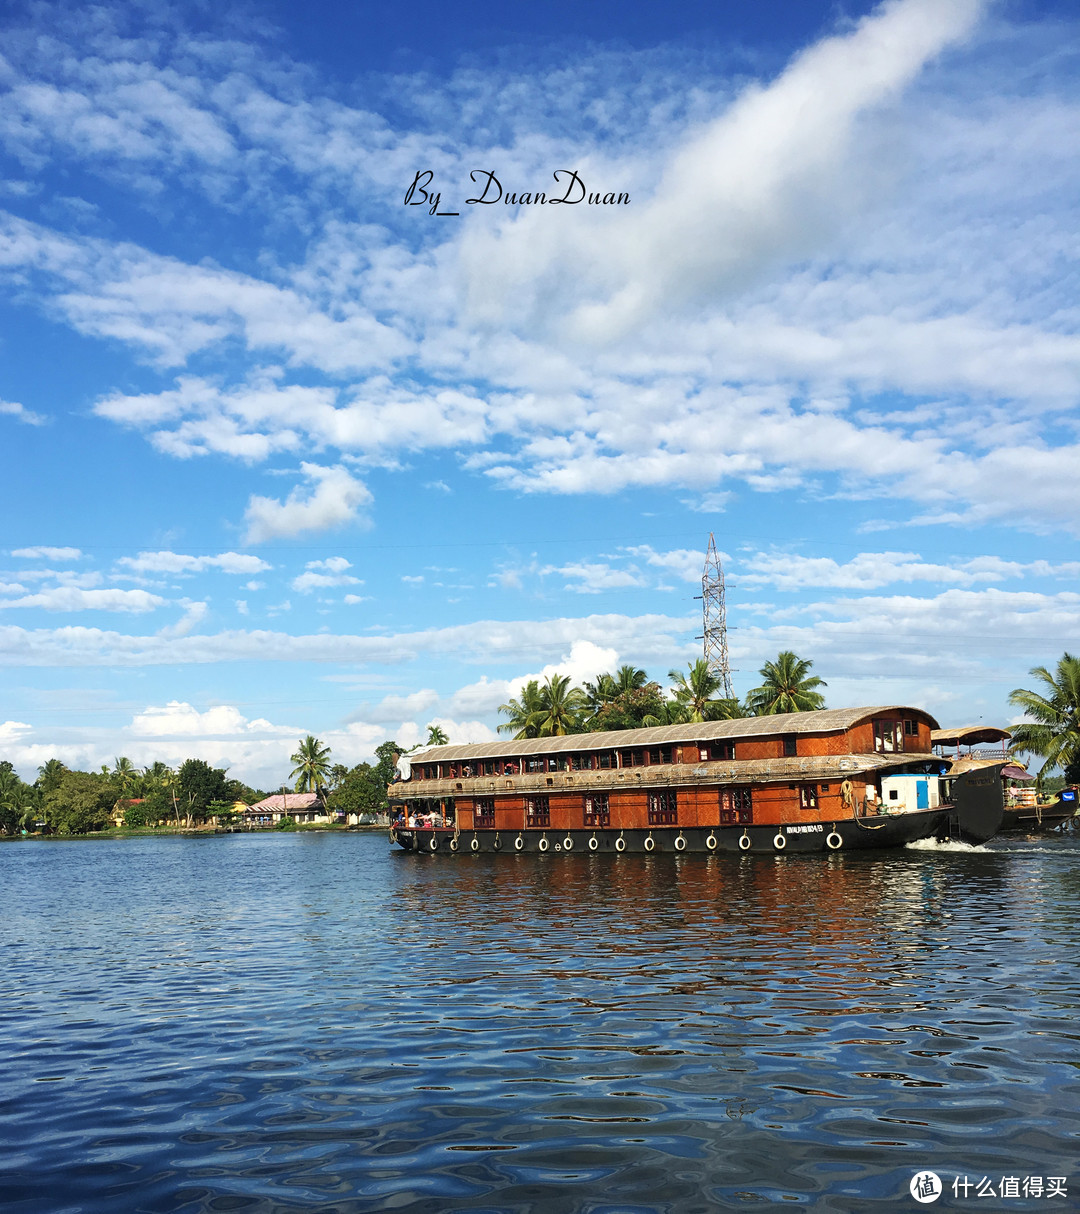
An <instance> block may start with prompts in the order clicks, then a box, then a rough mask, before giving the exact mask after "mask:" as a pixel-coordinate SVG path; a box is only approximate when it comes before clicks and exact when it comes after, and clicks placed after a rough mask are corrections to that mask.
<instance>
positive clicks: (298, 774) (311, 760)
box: [289, 733, 330, 796]
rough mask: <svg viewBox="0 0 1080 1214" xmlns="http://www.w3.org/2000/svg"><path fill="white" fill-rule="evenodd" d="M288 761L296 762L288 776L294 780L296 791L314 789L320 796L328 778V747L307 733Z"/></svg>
mask: <svg viewBox="0 0 1080 1214" xmlns="http://www.w3.org/2000/svg"><path fill="white" fill-rule="evenodd" d="M289 762H290V763H295V764H296V766H295V767H294V768H293V769H292V772H291V773H290V776H289V778H290V779H294V780H295V781H296V791H297V792H311V791H313V790H314V791H315V792H317V793H318V794H319V795H320V796H322V791H323V788H324V787H325V786H326V784H327V783H328V782H329V780H330V747H329V746H324V745H323V744H322V743H321V742H320V741H319V739H318V738H316V737H315V736H314V734H310V733H309V734H308V736H307V737H306V738H304V740H303V741H302V742H301V743H300V747H299V749H298V750H297V752H296V754H294V755H289Z"/></svg>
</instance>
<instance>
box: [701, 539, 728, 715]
mask: <svg viewBox="0 0 1080 1214" xmlns="http://www.w3.org/2000/svg"><path fill="white" fill-rule="evenodd" d="M701 614H702V618H703V620H704V625H705V631H704V635H703V637H702V640H704V642H705V661H706V662H708V664H709V670H710V671H711V672H712V673H713V674H714V675H716V677H717V678H718V679H719V680H720V691H721V694H722V695H723V697H724V699H726V700H733V699H734V698H735V693H734V692H733V691H732V690H731V666H730V664H729V662H728V648H727V605H726V603H725V600H724V566H723V565H722V564H721V563H720V557H719V555H718V553H717V551H716V540H715V539H714V538H713V533H712V532H711V531H710V532H709V550H708V552H706V554H705V570H704V572H703V573H702V575H701Z"/></svg>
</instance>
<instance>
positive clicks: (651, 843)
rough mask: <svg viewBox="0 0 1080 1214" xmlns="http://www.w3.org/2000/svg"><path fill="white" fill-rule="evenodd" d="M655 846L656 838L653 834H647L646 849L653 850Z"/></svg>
mask: <svg viewBox="0 0 1080 1214" xmlns="http://www.w3.org/2000/svg"><path fill="white" fill-rule="evenodd" d="M655 846H656V840H655V839H654V838H653V837H652V835H648V836H646V839H645V850H646V851H652V849H653V848H654V847H655Z"/></svg>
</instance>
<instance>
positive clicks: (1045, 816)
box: [998, 805, 1076, 835]
mask: <svg viewBox="0 0 1080 1214" xmlns="http://www.w3.org/2000/svg"><path fill="white" fill-rule="evenodd" d="M1075 816H1076V810H1075V809H1074V808H1073V807H1072V806H1071V805H1069V806H1067V807H1065V808H1060V807H1058V806H1057V805H1054V806H1047V807H1045V808H1044V809H1042V811H1041V812H1036V810H1035V807H1034V806H1024V807H1023V808H1022V809H1007V810H1005V813H1004V814H1003V816H1002V819H1001V829H1000V830H999V831H998V834H1002V835H1006V834H1007V835H1039V834H1046V833H1048V832H1049V831H1052V830H1057V829H1058V827H1059V826H1062V825H1063V824H1064V823H1066V822H1069V821H1071V820H1072V819H1073V818H1074V817H1075Z"/></svg>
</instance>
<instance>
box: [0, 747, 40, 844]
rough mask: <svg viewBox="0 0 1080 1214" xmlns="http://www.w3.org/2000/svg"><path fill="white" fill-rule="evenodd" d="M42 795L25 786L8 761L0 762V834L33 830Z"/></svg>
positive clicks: (34, 789)
mask: <svg viewBox="0 0 1080 1214" xmlns="http://www.w3.org/2000/svg"><path fill="white" fill-rule="evenodd" d="M40 804H41V801H40V793H39V792H38V790H37V789H36V788H35V787H34V786H33V785H32V784H25V783H24V782H23V781H22V780H21V779H19V774H18V772H16V770H15V768H14V766H13V765H12V764H11V763H9V762H8V760H7V759H4V760H3V761H0V832H2V833H3V834H5V835H13V834H15V832H16V831H18V830H33V829H34V825H35V823H36V820H37V817H38V811H39V808H40Z"/></svg>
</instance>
